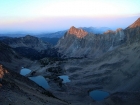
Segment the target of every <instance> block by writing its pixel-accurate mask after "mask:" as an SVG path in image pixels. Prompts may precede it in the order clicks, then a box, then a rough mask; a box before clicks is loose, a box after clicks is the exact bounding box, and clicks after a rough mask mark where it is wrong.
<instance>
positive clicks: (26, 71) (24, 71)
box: [20, 68, 31, 76]
mask: <svg viewBox="0 0 140 105" xmlns="http://www.w3.org/2000/svg"><path fill="white" fill-rule="evenodd" d="M30 72H31V70H30V69H27V68H23V69H21V70H20V74H21V75H23V76H25V75H27V74H29V73H30Z"/></svg>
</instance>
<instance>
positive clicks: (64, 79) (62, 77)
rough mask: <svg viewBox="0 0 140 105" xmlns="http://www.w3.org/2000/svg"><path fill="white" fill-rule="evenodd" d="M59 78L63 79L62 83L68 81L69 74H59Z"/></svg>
mask: <svg viewBox="0 0 140 105" xmlns="http://www.w3.org/2000/svg"><path fill="white" fill-rule="evenodd" d="M59 78H61V79H63V83H67V82H70V80H69V76H67V75H61V76H59Z"/></svg>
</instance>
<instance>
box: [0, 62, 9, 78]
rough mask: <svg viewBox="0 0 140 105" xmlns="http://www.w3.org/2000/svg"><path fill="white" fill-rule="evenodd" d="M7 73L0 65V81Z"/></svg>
mask: <svg viewBox="0 0 140 105" xmlns="http://www.w3.org/2000/svg"><path fill="white" fill-rule="evenodd" d="M6 73H8V71H7V70H6V69H4V68H3V67H2V65H0V80H1V79H2V78H3V76H4V75H5V74H6Z"/></svg>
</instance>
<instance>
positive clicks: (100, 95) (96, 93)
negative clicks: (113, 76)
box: [89, 90, 109, 101]
mask: <svg viewBox="0 0 140 105" xmlns="http://www.w3.org/2000/svg"><path fill="white" fill-rule="evenodd" d="M89 96H90V97H91V98H92V99H93V100H95V101H101V100H104V99H105V98H106V97H108V96H109V93H108V92H105V91H101V90H93V91H91V92H89Z"/></svg>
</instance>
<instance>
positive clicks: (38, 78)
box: [20, 68, 49, 89]
mask: <svg viewBox="0 0 140 105" xmlns="http://www.w3.org/2000/svg"><path fill="white" fill-rule="evenodd" d="M30 72H31V70H30V69H27V68H23V69H21V71H20V74H21V75H23V76H25V75H27V74H29V73H30ZM28 78H29V79H30V80H32V81H34V82H35V83H37V84H38V85H39V86H42V87H43V88H44V89H48V88H49V85H48V82H47V81H46V79H45V78H44V77H43V76H35V77H28Z"/></svg>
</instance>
